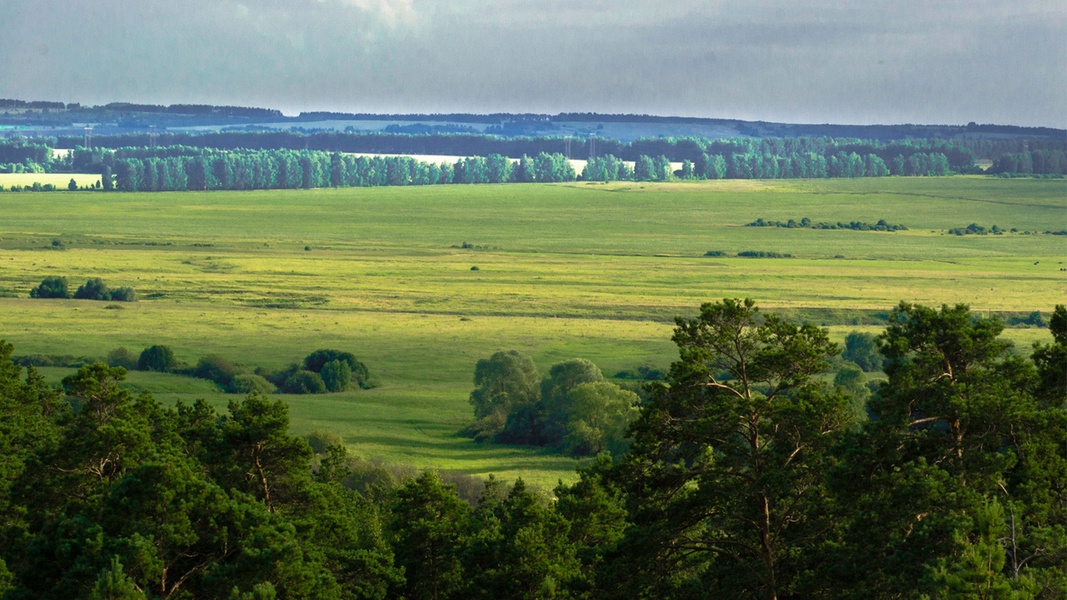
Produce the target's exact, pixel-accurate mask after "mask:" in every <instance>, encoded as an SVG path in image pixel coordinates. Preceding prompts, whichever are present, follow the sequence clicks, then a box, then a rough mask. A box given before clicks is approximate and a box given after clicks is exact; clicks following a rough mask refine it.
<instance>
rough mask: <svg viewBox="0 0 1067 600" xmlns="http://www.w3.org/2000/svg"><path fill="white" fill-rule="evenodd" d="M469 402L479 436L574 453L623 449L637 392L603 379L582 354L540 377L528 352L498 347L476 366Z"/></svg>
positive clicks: (635, 411)
mask: <svg viewBox="0 0 1067 600" xmlns="http://www.w3.org/2000/svg"><path fill="white" fill-rule="evenodd" d="M474 383H475V385H476V386H477V388H476V389H475V390H474V391H472V392H471V395H470V403H471V405H472V406H473V408H474V416H475V419H476V421H475V422H474V423H473V424H472V425H470V426H469V427H468V428H467V430H466V431H467V433H468V434H469V435H471V436H473V437H474V438H475V439H478V440H490V439H491V440H495V441H498V442H501V443H507V444H528V445H538V446H548V447H552V448H555V449H557V450H560V451H562V452H566V453H568V454H572V455H578V456H581V455H595V454H597V453H600V452H605V451H607V452H611V453H613V454H620V453H622V452H623V451H625V449H626V447H627V442H626V439H625V438H626V435H625V434H626V428H627V427H628V426H629V424H630V422H631V421H633V419H635V418H636V416H637V414H638V403H639V397H638V396H637V394H635V393H634V392H632V391H628V390H624V389H622V388H620V387H619V386H618V385H616V384H614V383H611V382H608V381H605V380H604V375H603V374H602V373H601V371H600V369H599V368H598V367H597V366H596V365H594V364H593V363H591V362H589V361H587V360H584V359H573V360H569V361H565V362H562V363H558V364H555V365H553V366H552V367H551V368H550V369H549V373H548V375H546V376H545V377H543V378H542V377H541V375H540V373H539V372H538V370H537V366H536V365H535V364H534V362H533V360H532V359H530V357H528V356H524V355H522V354H519V353H518V352H516V351H514V350H510V351H505V352H497V353H495V354H493V355H492V356H491V357H489V358H487V359H482V360H479V361H478V364H477V365H476V366H475V373H474Z"/></svg>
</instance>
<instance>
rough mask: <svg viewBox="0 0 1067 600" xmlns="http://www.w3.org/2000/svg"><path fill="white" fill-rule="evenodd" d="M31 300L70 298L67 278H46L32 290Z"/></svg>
mask: <svg viewBox="0 0 1067 600" xmlns="http://www.w3.org/2000/svg"><path fill="white" fill-rule="evenodd" d="M30 298H70V292H69V291H68V289H67V278H66V277H45V278H44V279H43V280H41V283H40V284H38V286H37V287H35V288H33V289H32V290H30Z"/></svg>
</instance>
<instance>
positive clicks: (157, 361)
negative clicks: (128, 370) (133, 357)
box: [137, 344, 178, 373]
mask: <svg viewBox="0 0 1067 600" xmlns="http://www.w3.org/2000/svg"><path fill="white" fill-rule="evenodd" d="M177 366H178V360H177V359H176V358H174V351H173V350H171V349H170V347H168V346H162V345H158V344H157V345H155V346H149V347H148V348H145V349H144V351H143V352H141V356H140V358H138V359H137V370H138V371H158V372H160V373H168V372H170V371H173V370H174V369H175V368H177Z"/></svg>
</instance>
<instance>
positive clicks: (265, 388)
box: [229, 373, 278, 394]
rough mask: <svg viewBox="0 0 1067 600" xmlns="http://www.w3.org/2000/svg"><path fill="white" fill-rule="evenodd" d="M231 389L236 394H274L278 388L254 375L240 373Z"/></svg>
mask: <svg viewBox="0 0 1067 600" xmlns="http://www.w3.org/2000/svg"><path fill="white" fill-rule="evenodd" d="M229 389H230V391H231V392H233V393H235V394H273V393H274V392H275V390H277V389H278V388H276V387H274V384H272V383H271V382H269V381H267V380H266V379H264V378H262V377H260V376H259V375H256V374H254V373H238V374H237V375H235V376H234V378H233V381H231V382H230V388H229Z"/></svg>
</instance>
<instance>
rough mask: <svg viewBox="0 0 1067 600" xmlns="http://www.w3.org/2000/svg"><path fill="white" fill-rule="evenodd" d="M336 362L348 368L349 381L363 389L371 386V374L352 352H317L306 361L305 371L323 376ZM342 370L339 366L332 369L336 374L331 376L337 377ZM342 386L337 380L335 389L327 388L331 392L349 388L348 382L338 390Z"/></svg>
mask: <svg viewBox="0 0 1067 600" xmlns="http://www.w3.org/2000/svg"><path fill="white" fill-rule="evenodd" d="M335 361H340V362H342V363H344V364H345V365H346V366H347V367H348V370H349V373H350V374H349V380H350V381H351V382H353V383H355V384H356V385H357V386H359V387H360V388H363V389H366V388H368V387H369V386H370V373H369V372H368V371H367V366H366V365H364V364H363V363H362V362H360V361H359V360H357V359H356V357H355V355H353V354H352V353H351V352H342V351H340V350H316V351H314V352H312V353H311V354H309V355H308V356H307V357H306V358H305V359H304V369H305V370H308V371H311V372H313V373H320V374H321V373H322V371H323V369H324V368H325V367H326V366H327V365H328V364H329V363H332V362H335ZM341 368H342V367H339V366H334V367H331V371H333V372H334V373H331V374H330V375H329V376H330V377H335V376H336V372H337V371H339V370H340V369H341ZM326 377H327V376H326V375H324V376H323V379H325V378H326ZM341 384H342V382H341V381H338V380H336V379H335V383H334V387H329V386H327V387H328V389H329V390H330V391H342V390H344V389H346V388H347V387H348V386H347V382H346V383H345V385H344V386H343V387H339V388H338V387H337V386H341ZM335 388H336V389H335Z"/></svg>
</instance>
